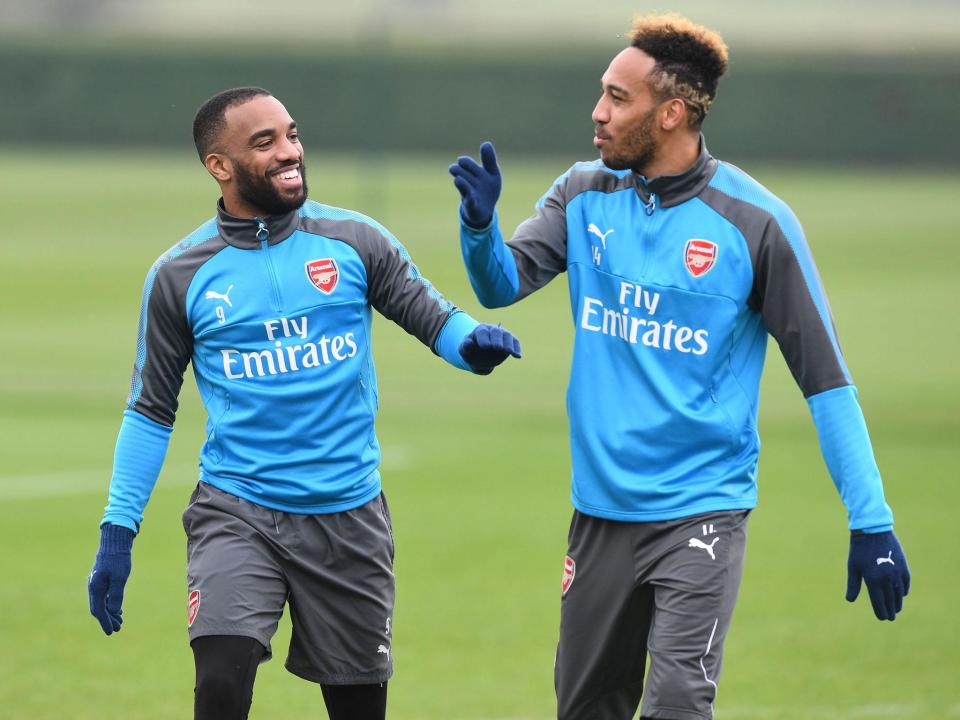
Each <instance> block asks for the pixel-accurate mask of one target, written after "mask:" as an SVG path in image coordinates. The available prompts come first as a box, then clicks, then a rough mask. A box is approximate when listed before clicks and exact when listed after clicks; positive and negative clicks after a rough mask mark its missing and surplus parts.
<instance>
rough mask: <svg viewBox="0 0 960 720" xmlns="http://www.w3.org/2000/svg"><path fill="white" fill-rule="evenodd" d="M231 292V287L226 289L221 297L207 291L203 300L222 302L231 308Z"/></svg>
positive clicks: (218, 294)
mask: <svg viewBox="0 0 960 720" xmlns="http://www.w3.org/2000/svg"><path fill="white" fill-rule="evenodd" d="M231 290H233V285H231V286H230V287H228V288H227V291H226V292H225V293H223V294H222V295H221V294H220V293H218V292H215V291H213V290H207V294H206V295H204V296H203V298H204V299H205V300H223V301H224V302H225V303H226V304H227V305H229V306H230V307H233V303H232V302H230V291H231Z"/></svg>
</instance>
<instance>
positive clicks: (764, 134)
mask: <svg viewBox="0 0 960 720" xmlns="http://www.w3.org/2000/svg"><path fill="white" fill-rule="evenodd" d="M616 51H617V48H604V49H599V50H597V49H575V50H565V51H560V50H554V49H549V48H540V49H536V50H531V49H526V50H523V49H517V50H512V49H505V48H497V49H493V50H491V51H489V52H487V53H483V52H481V51H480V50H478V49H473V50H470V51H467V52H456V51H453V50H443V49H439V48H432V49H429V50H422V49H421V50H394V51H390V50H389V49H384V48H383V47H382V46H381V47H379V49H371V48H370V47H352V48H344V47H339V48H338V47H328V46H324V45H319V44H318V46H317V47H316V48H303V47H301V48H297V49H295V50H292V51H291V50H287V51H284V52H277V51H276V49H275V48H268V47H248V46H246V45H240V44H237V45H236V46H232V47H231V46H227V45H224V46H221V47H219V48H216V49H209V48H200V47H194V46H189V45H182V44H174V45H169V46H161V45H158V44H152V45H149V46H140V47H136V46H133V45H130V44H127V45H119V44H102V45H99V46H97V45H95V44H87V45H86V46H78V45H74V46H69V45H64V44H62V43H52V42H51V43H46V44H41V43H38V42H30V43H25V42H16V41H12V40H10V39H9V38H8V39H7V41H6V42H0V88H2V98H0V103H2V112H0V144H4V145H11V144H29V145H33V144H60V145H62V144H84V145H137V146H142V145H153V146H163V147H182V148H190V147H191V140H190V123H191V120H192V117H193V113H194V111H195V109H196V107H197V106H198V105H199V104H200V103H202V102H203V100H205V99H206V98H207V97H209V96H210V95H212V94H213V93H215V92H217V91H218V90H221V89H223V88H225V87H231V86H234V85H262V86H264V87H266V88H268V89H270V90H271V91H272V92H273V93H275V94H276V95H277V96H278V97H280V98H281V99H282V100H283V101H284V102H285V104H286V105H287V107H288V108H289V109H290V111H291V113H292V114H293V115H294V117H295V118H297V120H298V122H299V123H300V125H301V127H302V129H303V131H304V133H305V136H306V137H307V138H309V141H310V144H311V146H312V147H317V146H323V147H327V148H333V149H344V150H350V151H357V150H363V151H368V152H379V151H386V150H405V151H420V150H422V151H432V150H437V151H444V152H449V151H451V150H468V149H472V148H474V147H475V146H476V145H477V144H478V143H479V141H480V140H482V139H484V138H493V139H494V140H495V141H496V142H497V144H498V146H499V147H502V148H503V149H505V150H509V151H512V152H518V151H528V152H531V153H564V154H567V153H573V154H576V155H578V156H590V155H592V154H593V152H594V151H593V148H592V146H591V144H590V139H591V135H592V133H591V127H592V123H591V120H590V111H591V109H592V108H593V104H594V102H595V101H596V97H597V95H598V92H599V79H600V75H601V74H602V72H603V70H604V69H605V67H606V65H607V62H608V61H609V58H610V57H611V56H612V55H613V54H614V53H615V52H616ZM958 96H960V55H958V56H956V57H916V58H898V57H878V58H865V57H862V56H858V57H846V58H844V57H832V58H827V57H792V58H785V57H779V56H778V57H763V56H757V55H742V56H736V55H735V56H734V60H733V64H732V66H731V69H730V73H729V76H728V77H727V78H725V79H724V80H723V81H722V82H721V85H720V95H719V98H718V99H717V101H716V103H715V104H714V108H713V111H712V113H711V115H710V117H709V119H708V120H707V124H706V126H705V130H706V133H707V137H708V140H709V144H710V147H711V149H712V150H713V151H714V152H715V153H716V154H718V155H720V156H722V157H725V158H729V159H732V160H734V161H736V160H737V159H739V158H743V159H751V160H754V159H759V160H772V161H783V160H798V161H803V162H811V163H822V162H827V163H875V162H882V163H885V164H912V165H946V166H953V167H956V166H958V165H960V149H958V146H957V143H955V142H954V141H953V140H952V134H951V132H950V131H952V130H953V128H954V127H956V126H957V125H958V123H960V101H958Z"/></svg>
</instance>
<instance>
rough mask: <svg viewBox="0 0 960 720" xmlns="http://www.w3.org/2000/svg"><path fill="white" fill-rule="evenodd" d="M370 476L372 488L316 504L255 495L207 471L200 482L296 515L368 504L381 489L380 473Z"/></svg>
mask: <svg viewBox="0 0 960 720" xmlns="http://www.w3.org/2000/svg"><path fill="white" fill-rule="evenodd" d="M369 478H370V479H371V482H372V484H371V486H370V488H369V489H368V490H366V491H364V492H363V493H361V494H360V495H357V496H356V497H353V498H350V499H349V500H341V501H338V502H333V503H318V504H314V505H289V504H286V503H283V502H279V501H277V500H274V499H273V498H270V497H264V496H261V495H255V494H253V493H248V492H244V491H242V490H239V489H238V488H236V487H235V486H234V485H232V484H231V483H229V482H225V481H224V480H222V479H221V478H218V477H216V476H215V475H210V474H209V473H207V472H201V473H200V482H205V483H208V484H209V485H212V486H213V487H215V488H217V489H218V490H221V491H223V492H225V493H228V494H230V495H235V496H236V497H238V498H242V499H243V500H246V501H247V502H251V503H253V504H254V505H260V506H262V507H265V508H269V509H270V510H279V511H280V512H285V513H292V514H296V515H330V514H333V513H338V512H344V511H346V510H353V509H354V508H358V507H360V506H361V505H366V504H367V503H368V502H370V501H371V500H373V499H374V498H375V497H377V496H378V495H379V494H380V490H381V487H380V473H379V472H377V471H374V472H373V473H371V474H370V476H369Z"/></svg>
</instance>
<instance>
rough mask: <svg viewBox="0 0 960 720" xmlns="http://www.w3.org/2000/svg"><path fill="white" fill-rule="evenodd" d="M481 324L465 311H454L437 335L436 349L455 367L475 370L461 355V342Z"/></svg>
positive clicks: (438, 353)
mask: <svg viewBox="0 0 960 720" xmlns="http://www.w3.org/2000/svg"><path fill="white" fill-rule="evenodd" d="M479 324H480V323H478V322H477V321H476V320H474V319H473V318H472V317H470V316H469V315H467V314H466V313H465V312H462V311H460V312H455V313H453V314H452V315H451V316H450V318H449V319H448V320H447V322H446V323H444V325H443V328H442V329H441V330H440V334H439V335H437V341H436V343H435V344H434V348H433V349H434V351H435V352H436V353H437V355H439V356H440V357H442V358H443V359H444V360H446V361H447V362H448V363H450V364H451V365H453V366H454V367H458V368H460V369H461V370H467V371H469V372H474V370H473V368H472V367H470V365H469V364H467V362H466V360H464V359H463V358H462V357H461V356H460V343H462V342H463V339H464V338H465V337H466V336H467V335H469V334H470V333H472V332H473V329H474V328H475V327H477V325H479Z"/></svg>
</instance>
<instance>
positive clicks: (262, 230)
mask: <svg viewBox="0 0 960 720" xmlns="http://www.w3.org/2000/svg"><path fill="white" fill-rule="evenodd" d="M254 220H256V221H257V240H259V241H260V242H261V243H266V242H267V240H268V239H269V237H270V231H269V230H267V224H266V223H265V222H264V221H263V220H261V219H260V218H254Z"/></svg>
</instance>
